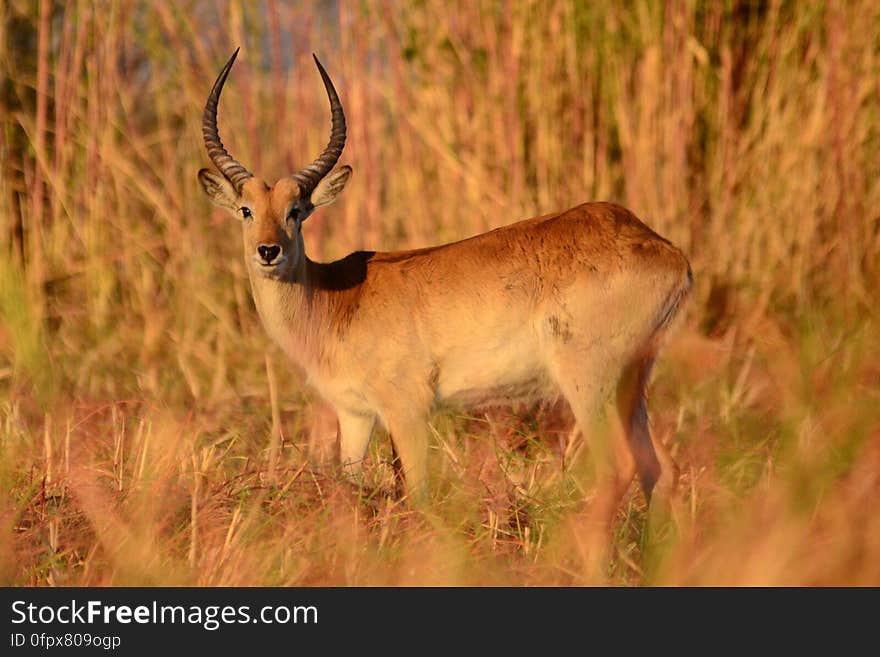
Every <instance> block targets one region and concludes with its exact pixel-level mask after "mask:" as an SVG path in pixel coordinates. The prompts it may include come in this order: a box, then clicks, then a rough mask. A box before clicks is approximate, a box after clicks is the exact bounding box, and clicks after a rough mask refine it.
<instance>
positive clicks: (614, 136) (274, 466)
mask: <svg viewBox="0 0 880 657" xmlns="http://www.w3.org/2000/svg"><path fill="white" fill-rule="evenodd" d="M878 35H880V5H878V4H877V3H876V2H873V1H872V0H850V1H848V2H821V1H816V2H791V1H785V0H775V1H767V2H758V1H747V0H725V1H721V2H699V1H696V0H667V1H665V2H661V1H639V0H636V1H634V2H626V3H623V2H621V3H610V2H609V3H605V2H601V3H600V2H578V1H563V0H560V1H555V2H554V1H543V0H540V1H539V0H523V1H517V2H512V1H511V2H453V3H449V2H446V1H439V0H410V1H406V2H403V1H401V2H392V1H390V0H361V1H360V2H351V3H349V2H317V1H314V2H309V1H306V2H280V1H278V0H275V1H268V2H265V3H259V4H258V3H250V2H243V1H232V2H228V3H227V2H213V1H212V2H208V1H205V0H184V1H182V2H163V1H160V0H157V1H156V2H148V3H144V2H134V1H132V0H107V1H101V2H95V1H94V0H74V1H71V2H53V1H52V0H39V1H29V0H0V74H2V78H0V80H2V86H0V128H2V130H0V167H2V177H0V234H2V239H3V243H2V251H0V390H2V394H0V419H2V425H0V581H2V582H3V583H8V584H229V585H241V584H513V585H519V584H579V583H589V581H588V580H585V579H584V578H585V577H586V575H585V571H584V569H583V563H582V562H581V560H580V559H579V556H578V555H579V550H578V548H579V546H580V545H581V544H582V543H583V540H582V539H583V531H584V529H583V528H582V527H579V526H578V522H577V518H578V505H579V503H580V501H581V500H582V499H583V498H584V496H586V498H587V503H589V496H590V490H589V488H587V489H584V490H581V489H580V488H579V486H578V485H577V484H576V479H575V478H573V477H572V476H571V474H572V471H571V469H567V468H565V467H563V462H564V461H563V454H564V453H565V451H566V449H567V448H568V447H567V442H566V440H565V438H564V436H565V435H566V431H565V412H564V410H560V409H553V408H545V407H541V408H531V409H508V410H504V411H494V412H492V413H489V414H486V415H479V416H473V417H463V416H459V415H451V414H447V415H442V416H439V417H438V418H436V420H435V421H434V423H433V424H432V427H433V434H434V443H433V445H432V447H433V450H432V452H433V455H432V467H434V469H435V472H434V476H435V479H436V481H437V484H438V485H437V489H436V490H437V492H436V494H435V499H434V500H433V513H434V514H435V515H436V517H432V518H431V519H430V520H427V519H426V518H424V517H422V516H418V515H415V514H413V513H412V512H411V511H410V510H408V509H407V507H406V505H405V504H400V503H398V502H396V501H394V499H393V498H392V497H390V496H388V495H385V494H384V493H382V492H381V491H383V490H384V489H383V486H385V485H386V484H387V478H388V477H387V472H386V470H387V467H386V463H385V462H386V461H387V453H388V445H387V440H378V441H376V445H375V446H374V448H373V450H372V459H373V460H374V461H375V467H374V468H373V469H372V471H373V475H372V476H374V478H375V480H376V481H375V486H373V488H372V489H369V487H368V489H365V491H361V493H360V494H359V495H357V494H354V495H353V494H352V492H351V490H350V488H349V487H348V486H346V485H345V484H343V483H342V482H341V481H340V479H339V478H338V477H337V476H336V475H335V473H334V471H333V466H332V459H331V458H330V453H331V452H332V449H331V447H330V443H332V439H331V438H330V437H329V436H331V435H332V434H333V433H334V430H335V427H334V425H333V420H332V417H329V418H328V416H327V411H326V409H322V407H321V405H320V402H319V401H318V400H316V399H315V398H314V397H312V396H311V395H310V394H309V392H308V390H307V389H306V388H304V384H303V379H302V377H301V375H300V374H299V373H297V372H295V371H294V370H293V369H292V368H291V369H287V368H286V367H283V366H280V365H276V366H275V367H274V368H272V367H270V366H269V365H267V363H269V362H271V361H277V362H278V363H281V362H282V361H281V359H282V357H281V356H280V354H279V353H278V352H277V351H276V350H275V349H274V347H272V346H271V345H270V344H269V341H268V339H267V338H266V337H265V336H264V334H263V331H262V329H261V327H260V325H259V321H258V318H257V317H256V314H255V312H254V310H253V306H252V303H251V301H250V291H249V288H248V282H247V278H246V274H245V269H244V265H243V262H242V257H241V253H240V236H239V228H238V226H237V225H236V223H235V222H234V221H233V220H231V219H229V218H228V217H227V216H226V215H225V214H224V213H223V212H221V211H218V210H215V209H213V208H212V207H210V206H209V205H208V203H207V201H206V200H205V199H204V198H203V196H202V195H201V192H200V190H199V188H198V185H197V182H196V177H195V174H196V171H197V170H198V169H199V168H200V167H202V166H206V165H207V158H206V156H205V153H204V148H203V145H202V142H201V131H200V120H201V110H202V106H203V103H204V101H205V98H206V96H207V93H208V91H209V89H210V85H211V83H212V82H213V80H214V78H215V76H216V74H217V72H218V71H219V68H220V67H221V66H222V64H223V62H224V61H225V60H226V58H227V57H228V55H229V54H230V53H231V51H232V50H233V49H234V48H235V47H236V46H239V45H240V46H242V53H241V55H240V57H239V61H238V64H237V65H236V68H235V71H234V72H233V74H232V77H231V80H230V83H229V84H228V85H227V89H226V91H225V92H224V98H223V103H222V107H221V109H220V128H221V134H222V135H223V139H224V142H225V143H226V145H227V146H228V147H229V149H230V151H231V152H232V153H233V154H234V155H235V156H236V158H237V159H239V160H240V161H242V162H243V163H244V164H245V165H246V166H248V168H250V169H251V170H253V171H255V172H256V173H257V174H258V175H261V176H262V177H264V178H265V179H267V180H269V181H272V180H275V179H277V178H280V177H282V176H284V175H287V174H289V173H290V172H292V171H294V170H296V169H297V168H298V167H300V166H301V165H302V164H304V163H306V162H309V161H311V159H312V158H313V157H314V156H315V155H316V154H317V153H318V152H320V149H321V148H322V147H323V145H324V144H325V143H326V139H327V135H328V132H329V112H328V110H327V107H326V99H325V97H324V93H323V90H322V88H321V84H320V80H319V77H318V75H317V74H316V72H315V70H314V65H313V63H312V61H311V53H312V52H315V53H317V54H318V56H319V57H321V59H322V62H323V63H324V64H325V66H326V67H327V69H328V71H329V72H330V74H331V76H332V77H333V79H334V81H335V84H336V87H337V89H338V90H339V92H340V96H341V98H342V102H343V104H344V107H345V110H346V115H347V118H348V124H349V138H348V144H347V147H346V150H345V153H344V155H343V158H342V162H344V163H347V164H351V165H352V166H353V167H354V169H355V175H354V177H353V179H352V182H351V183H350V184H349V186H348V188H347V189H346V192H345V194H344V196H343V198H342V200H340V201H339V202H338V203H337V204H336V205H334V206H331V207H330V208H328V209H326V210H323V211H321V212H319V213H317V214H316V215H315V216H313V217H312V218H311V219H310V220H309V221H308V222H307V224H306V226H305V228H304V232H305V239H306V245H307V249H308V251H309V254H310V256H311V257H312V258H313V259H331V258H336V257H340V256H342V255H344V254H345V253H347V252H349V251H351V250H353V249H358V248H368V249H380V250H391V249H395V248H405V247H416V246H424V245H428V244H434V243H439V242H443V241H451V240H455V239H459V238H463V237H467V236H470V235H473V234H475V233H478V232H481V231H484V230H488V229H490V228H494V227H497V226H501V225H504V224H507V223H511V222H513V221H516V220H519V219H522V218H526V217H529V216H532V215H535V214H538V213H545V212H550V211H554V210H560V209H564V208H567V207H571V206H573V205H576V204H579V203H581V202H584V201H588V200H610V201H615V202H618V203H621V204H623V205H626V206H627V207H629V208H630V209H631V210H633V211H634V212H635V213H636V214H637V215H638V216H639V217H641V218H642V219H643V220H644V221H645V222H646V223H648V224H649V225H650V226H652V227H653V228H654V229H655V230H657V231H658V232H660V233H661V234H662V235H664V236H666V237H668V238H669V239H670V240H672V241H673V242H674V243H676V244H677V245H679V246H680V247H681V248H682V249H683V250H684V251H685V252H686V253H687V254H688V256H689V257H690V259H691V262H692V265H693V269H694V273H695V287H694V291H693V294H692V297H691V299H690V302H689V305H688V308H687V311H686V313H685V317H684V319H683V320H681V321H680V322H679V325H678V328H677V332H676V334H675V336H674V337H673V338H672V339H671V340H670V342H669V345H668V349H667V352H666V354H665V357H664V358H663V360H662V362H661V364H660V366H659V368H658V371H657V374H656V377H655V383H654V386H653V390H654V392H653V398H652V401H651V407H652V417H653V426H654V430H655V432H657V433H658V434H659V435H660V436H662V437H663V438H664V440H665V441H666V442H667V443H668V444H669V445H670V447H671V448H672V450H673V453H674V454H675V456H676V459H677V461H678V462H679V465H680V467H681V469H682V484H681V490H680V495H679V497H680V499H679V500H678V502H677V507H676V514H675V518H676V522H675V526H674V528H672V529H671V530H670V531H669V532H668V533H667V534H665V535H663V536H658V537H655V538H656V540H654V541H646V539H645V534H644V532H643V531H642V529H643V526H644V517H645V508H644V500H643V499H642V498H641V495H640V493H638V491H637V488H636V487H633V489H632V494H631V495H630V496H629V497H628V498H627V501H626V504H625V506H624V508H622V509H621V514H620V517H619V522H618V526H617V528H616V530H615V535H614V537H613V542H614V551H613V559H612V563H611V565H610V567H609V573H608V576H609V579H608V581H610V582H611V583H616V584H873V585H877V584H880V516H878V515H877V514H874V513H872V512H871V509H872V508H873V503H874V501H875V500H876V499H877V496H878V494H880V410H878V409H880V392H878V390H880V353H878V346H877V344H878V337H880V336H878V331H877V315H876V313H877V310H876V308H877V288H878V283H880V280H878V278H880V276H878V275H880V257H878V256H880V209H878V208H880V175H878V174H880V36H878ZM586 458H588V457H586ZM370 490H373V492H370ZM377 491H378V492H377Z"/></svg>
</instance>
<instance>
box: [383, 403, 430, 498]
mask: <svg viewBox="0 0 880 657" xmlns="http://www.w3.org/2000/svg"><path fill="white" fill-rule="evenodd" d="M384 421H385V426H386V427H387V428H388V432H389V433H390V434H391V440H392V442H393V443H394V450H395V451H396V452H397V456H398V458H399V459H400V466H401V470H402V471H403V479H404V484H405V487H406V494H407V497H409V498H410V500H412V501H413V502H415V503H417V504H418V503H421V502H424V501H425V498H426V497H427V495H426V493H427V475H428V424H427V419H426V415H423V414H421V413H412V412H406V411H402V412H398V413H392V414H386V415H385V417H384Z"/></svg>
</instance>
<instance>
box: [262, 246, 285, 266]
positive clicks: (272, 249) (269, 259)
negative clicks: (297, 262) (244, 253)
mask: <svg viewBox="0 0 880 657" xmlns="http://www.w3.org/2000/svg"><path fill="white" fill-rule="evenodd" d="M257 253H259V254H260V257H261V258H262V259H263V262H265V263H266V264H267V265H271V264H272V263H273V262H274V261H275V258H277V257H278V256H279V255H280V253H281V247H280V246H278V245H277V244H260V246H258V247H257Z"/></svg>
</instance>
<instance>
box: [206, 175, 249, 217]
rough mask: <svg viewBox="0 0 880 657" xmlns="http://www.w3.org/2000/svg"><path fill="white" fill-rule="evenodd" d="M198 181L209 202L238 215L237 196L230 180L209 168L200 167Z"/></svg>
mask: <svg viewBox="0 0 880 657" xmlns="http://www.w3.org/2000/svg"><path fill="white" fill-rule="evenodd" d="M199 183H200V184H201V185H202V189H203V190H204V192H205V194H207V196H208V198H209V199H210V200H211V203H213V204H214V205H216V206H217V207H220V208H226V209H227V210H229V211H230V212H232V213H233V214H234V215H235V216H238V205H239V203H238V200H239V197H238V193H237V192H236V191H235V188H234V187H233V186H232V183H231V182H229V181H228V180H226V178H224V177H223V176H221V175H219V174H216V173H214V172H213V171H211V170H210V169H200V170H199Z"/></svg>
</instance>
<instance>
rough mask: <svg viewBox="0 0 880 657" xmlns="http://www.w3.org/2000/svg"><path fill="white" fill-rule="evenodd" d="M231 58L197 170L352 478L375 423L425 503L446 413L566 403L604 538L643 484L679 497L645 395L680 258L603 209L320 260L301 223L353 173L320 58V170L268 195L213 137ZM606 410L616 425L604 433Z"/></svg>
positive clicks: (681, 293) (679, 295) (687, 274)
mask: <svg viewBox="0 0 880 657" xmlns="http://www.w3.org/2000/svg"><path fill="white" fill-rule="evenodd" d="M237 54H238V50H236V51H235V52H234V53H233V54H232V56H231V57H230V59H229V60H228V61H227V62H226V65H225V66H224V67H223V69H222V70H221V72H220V75H219V76H218V77H217V80H216V82H215V83H214V86H213V88H212V89H211V93H210V95H209V96H208V100H207V103H206V104H205V110H204V115H203V119H202V133H203V135H204V142H205V147H206V148H207V151H208V156H209V157H210V159H211V162H212V163H213V164H214V166H215V167H216V169H217V172H214V171H211V170H209V169H201V170H200V171H199V173H198V179H199V182H200V183H201V186H202V188H203V190H204V192H205V194H207V196H208V198H209V199H210V200H211V201H212V202H213V203H214V204H215V205H217V206H219V207H221V208H225V209H226V210H228V211H229V212H231V213H232V214H233V215H235V216H237V217H238V218H239V219H240V220H241V225H242V232H243V246H244V258H245V262H246V265H247V271H248V276H249V279H250V284H251V288H252V293H253V299H254V302H255V305H256V309H257V311H258V313H259V316H260V318H261V320H262V323H263V326H264V328H265V330H266V332H267V333H268V334H269V336H270V337H271V338H272V339H273V340H274V341H275V342H277V343H278V345H280V347H281V349H282V350H283V351H284V352H285V354H286V355H287V356H288V357H289V358H290V359H291V360H292V361H294V363H296V364H298V365H299V367H300V368H301V370H303V371H304V372H305V373H306V374H307V376H308V380H309V382H310V383H311V385H312V386H313V387H314V388H315V389H316V391H317V393H318V394H319V395H320V396H321V397H322V398H323V399H324V400H325V401H327V402H328V403H329V404H330V405H331V406H332V407H333V408H334V409H335V411H336V414H337V419H338V430H339V456H340V458H341V461H342V464H343V465H344V467H345V468H346V469H347V470H348V471H349V472H351V473H354V474H357V473H358V472H360V469H361V464H362V462H363V460H364V458H365V455H366V450H367V447H368V443H369V441H370V438H371V436H372V434H373V430H374V427H375V426H376V424H377V423H381V424H382V425H384V426H385V428H386V429H387V430H388V432H389V433H390V435H391V440H392V443H393V447H394V450H395V452H396V454H397V455H398V458H399V461H400V466H401V469H402V472H403V477H404V481H405V491H406V494H407V496H408V497H412V498H414V499H420V498H421V497H422V496H423V495H424V493H425V489H426V483H427V482H426V479H427V456H428V443H429V441H428V420H429V417H430V413H431V411H432V409H433V408H434V407H435V406H436V405H437V404H439V403H441V402H443V403H444V404H446V405H451V406H453V407H454V406H463V407H484V406H490V405H509V404H514V403H518V402H524V401H529V402H534V401H538V400H545V399H548V400H552V399H557V398H558V397H559V396H561V397H563V398H564V399H565V400H566V401H567V402H568V404H569V405H570V407H571V409H572V411H573V415H574V417H575V420H576V422H577V426H578V428H579V429H580V431H581V434H582V435H583V436H584V439H585V441H586V442H587V444H588V446H589V449H590V454H591V459H592V461H593V466H594V469H595V473H596V483H595V486H596V488H597V490H598V491H599V492H598V493H597V495H596V497H595V498H594V500H593V502H592V504H591V507H592V508H593V509H594V513H595V517H596V518H597V519H598V520H599V521H600V522H601V523H603V526H606V527H607V525H608V522H610V520H611V517H612V515H613V513H614V511H615V510H616V508H617V506H618V504H619V503H620V499H621V497H622V496H623V494H624V492H625V491H626V489H627V488H628V487H629V484H630V483H631V481H632V480H633V478H634V477H635V475H636V474H638V477H639V481H640V484H641V487H642V489H643V491H644V493H645V496H646V498H648V499H649V500H650V498H651V494H652V491H654V489H655V486H660V487H662V488H663V489H667V490H668V489H670V488H671V487H672V486H673V485H674V478H675V464H674V463H673V461H672V459H671V458H670V457H669V454H668V453H667V452H666V450H665V449H664V448H663V445H662V443H661V442H660V441H655V439H654V438H653V437H652V435H651V431H650V428H649V426H648V414H647V406H646V388H647V385H648V378H649V374H650V371H651V367H652V364H653V362H654V360H655V358H656V356H657V353H658V349H659V347H660V342H661V338H662V336H663V335H664V333H665V332H666V329H667V327H668V326H669V323H670V320H671V319H672V317H673V315H674V314H675V313H676V310H677V309H678V307H679V306H680V304H681V302H682V300H683V299H684V298H685V297H686V295H687V293H688V291H689V289H690V287H691V282H692V274H691V268H690V265H689V263H688V260H687V258H686V257H685V256H684V255H683V253H682V252H681V251H680V250H679V249H678V248H676V247H675V246H673V245H672V244H671V243H670V242H668V241H667V240H665V239H664V238H662V237H660V236H659V235H658V234H656V233H655V232H653V231H652V230H651V229H650V228H648V227H647V226H646V225H645V224H643V223H642V222H641V221H640V220H639V219H637V218H636V217H635V215H633V214H632V213H631V212H629V211H628V210H626V209H624V208H623V207H620V206H618V205H614V204H611V203H604V202H603V203H585V204H583V205H578V206H576V207H573V208H571V209H569V210H565V211H562V212H555V213H551V214H545V215H543V216H539V217H534V218H532V219H526V220H524V221H519V222H517V223H512V224H510V225H507V226H504V227H501V228H497V229H495V230H492V231H490V232H487V233H484V234H481V235H476V236H474V237H471V238H469V239H464V240H461V241H458V242H453V243H450V244H444V245H441V246H432V247H428V248H422V249H415V250H411V251H395V252H386V253H382V252H374V251H356V252H354V253H351V254H349V255H347V256H346V257H344V258H342V259H340V260H337V261H335V262H330V263H320V262H315V261H313V260H310V259H309V257H308V256H307V255H306V251H305V247H304V244H303V236H302V225H303V222H304V221H305V220H306V219H307V218H308V217H309V216H310V215H311V214H312V212H314V211H315V209H317V208H319V207H321V206H325V205H329V204H330V203H332V202H333V201H335V200H336V198H337V197H338V196H339V195H340V193H341V192H342V190H343V189H344V187H345V185H346V183H347V182H348V180H349V178H350V177H351V173H352V168H351V167H350V166H348V165H345V166H340V167H339V168H337V169H336V170H335V171H334V170H333V168H334V166H335V165H336V164H337V162H338V160H339V158H340V155H341V154H342V150H343V147H344V145H345V135H346V123H345V115H344V113H343V110H342V104H341V103H340V100H339V96H338V95H337V93H336V89H335V88H334V86H333V83H332V81H331V80H330V77H329V76H328V75H327V72H326V71H325V69H324V67H323V66H322V65H321V63H320V62H319V61H318V58H317V57H314V59H315V64H316V65H317V68H318V72H319V73H320V75H321V79H322V80H323V83H324V88H325V89H326V92H327V96H328V98H329V101H330V115H331V131H330V140H329V142H328V144H327V147H326V148H325V149H324V151H323V152H322V153H321V154H320V155H319V156H318V157H317V159H315V160H314V161H313V162H312V163H311V164H309V165H307V166H305V167H303V168H302V169H300V170H299V171H298V172H296V173H294V174H293V175H291V176H289V177H285V178H282V179H280V180H278V181H277V182H276V183H275V184H274V185H268V184H266V183H265V182H264V181H263V180H261V179H260V178H258V177H256V176H254V175H253V174H252V173H251V172H250V171H248V170H247V169H246V168H245V167H244V166H243V165H242V164H240V163H239V162H238V161H236V160H235V159H234V158H233V157H232V156H231V155H230V154H229V152H228V151H227V150H226V148H225V147H224V146H223V143H222V142H221V140H220V135H219V132H218V128H217V105H218V102H219V100H220V93H221V91H222V90H223V86H224V84H225V82H226V78H227V77H228V75H229V72H230V69H231V68H232V65H233V62H234V61H235V58H236V55H237ZM609 407H610V408H611V409H616V415H617V418H616V419H617V420H619V429H620V430H619V431H617V432H608V431H601V430H595V429H596V419H597V418H599V417H602V416H603V409H606V408H609ZM612 414H615V412H614V410H612ZM609 434H611V435H609ZM660 489H661V488H658V490H660Z"/></svg>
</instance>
